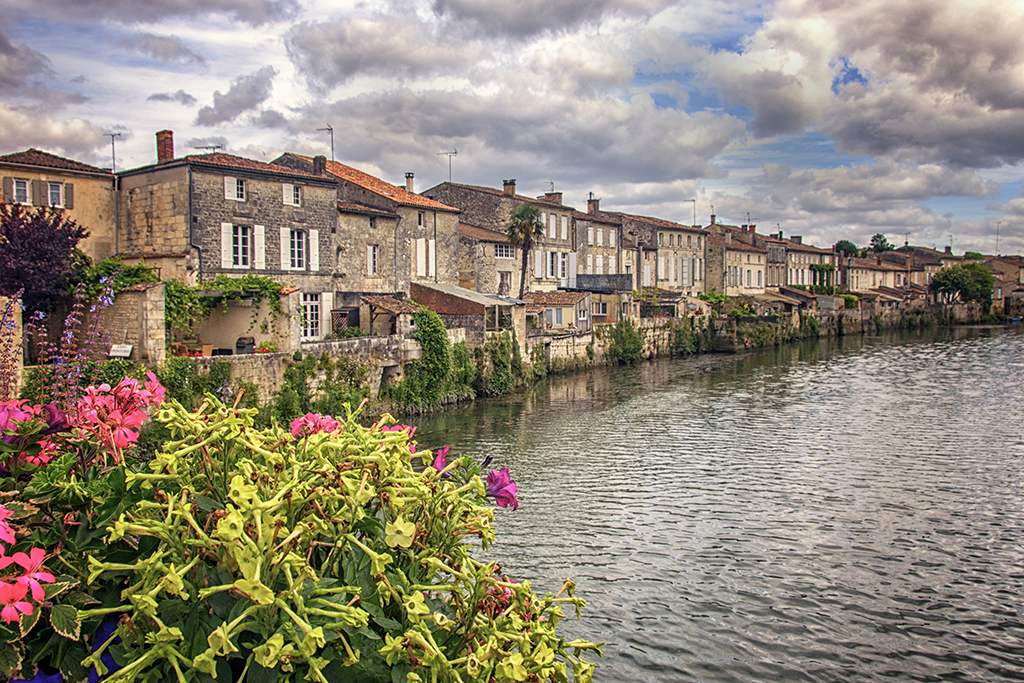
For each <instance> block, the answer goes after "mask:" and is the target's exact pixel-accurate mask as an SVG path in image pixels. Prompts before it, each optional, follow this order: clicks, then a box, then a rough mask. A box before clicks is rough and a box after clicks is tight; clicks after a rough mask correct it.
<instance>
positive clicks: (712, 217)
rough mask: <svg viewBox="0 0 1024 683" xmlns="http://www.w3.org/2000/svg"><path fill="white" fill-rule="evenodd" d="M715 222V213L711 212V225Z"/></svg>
mask: <svg viewBox="0 0 1024 683" xmlns="http://www.w3.org/2000/svg"><path fill="white" fill-rule="evenodd" d="M714 224H715V214H711V225H714Z"/></svg>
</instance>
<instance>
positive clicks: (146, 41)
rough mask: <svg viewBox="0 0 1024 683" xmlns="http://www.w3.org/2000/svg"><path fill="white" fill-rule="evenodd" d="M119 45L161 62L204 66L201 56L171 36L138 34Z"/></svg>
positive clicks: (204, 61) (204, 62)
mask: <svg viewBox="0 0 1024 683" xmlns="http://www.w3.org/2000/svg"><path fill="white" fill-rule="evenodd" d="M121 45H123V46H125V47H128V48H131V49H133V50H137V51H139V52H141V53H142V54H145V55H149V56H150V57H152V58H153V59H158V60H160V61H161V62H186V63H193V64H206V60H205V59H203V57H202V56H201V55H199V54H196V53H195V52H193V51H192V50H190V49H188V48H187V47H185V45H184V44H183V43H182V42H181V41H180V40H178V39H177V38H174V37H171V36H156V35H153V34H152V33H139V34H137V35H134V36H132V37H131V38H128V39H126V40H123V41H121Z"/></svg>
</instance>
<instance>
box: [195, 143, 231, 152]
mask: <svg viewBox="0 0 1024 683" xmlns="http://www.w3.org/2000/svg"><path fill="white" fill-rule="evenodd" d="M223 148H224V145H197V146H196V147H195V148H194V149H205V150H207V151H210V152H216V151H217V150H218V149H223Z"/></svg>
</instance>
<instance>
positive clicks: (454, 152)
mask: <svg viewBox="0 0 1024 683" xmlns="http://www.w3.org/2000/svg"><path fill="white" fill-rule="evenodd" d="M434 156H439V157H448V182H449V183H450V182H451V181H452V157H457V156H459V150H457V149H452V151H450V152H438V153H437V154H435V155H434Z"/></svg>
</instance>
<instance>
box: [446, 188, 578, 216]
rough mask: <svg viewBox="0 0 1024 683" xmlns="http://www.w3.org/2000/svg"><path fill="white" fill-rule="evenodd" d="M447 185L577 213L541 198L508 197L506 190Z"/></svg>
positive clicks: (515, 195)
mask: <svg viewBox="0 0 1024 683" xmlns="http://www.w3.org/2000/svg"><path fill="white" fill-rule="evenodd" d="M447 184H448V185H451V186H452V187H462V188H465V189H467V190H475V191H476V192H484V193H486V194H492V195H495V196H497V197H508V198H509V199H518V200H519V201H521V202H529V203H531V204H542V205H544V206H550V207H553V208H558V209H566V210H568V211H573V212H575V211H576V210H575V209H574V208H573V207H571V206H568V205H566V204H560V203H558V202H552V201H548V200H547V199H543V198H541V197H527V196H526V195H522V194H514V195H507V194H505V191H504V190H498V189H495V188H493V187H484V186H482V185H463V184H461V183H447ZM437 187H440V185H438V186H437ZM432 189H433V188H432Z"/></svg>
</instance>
